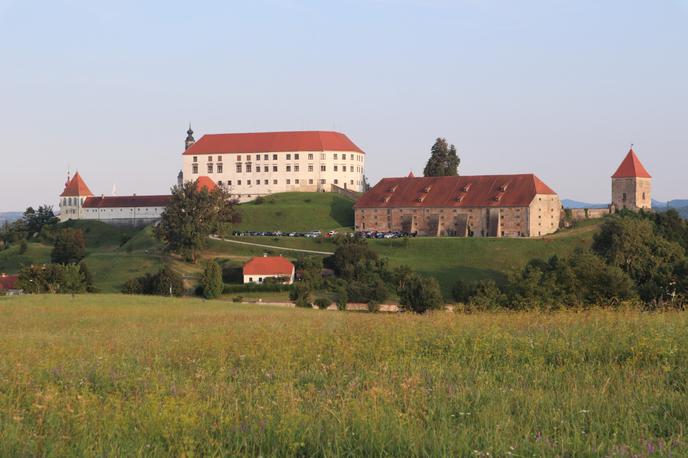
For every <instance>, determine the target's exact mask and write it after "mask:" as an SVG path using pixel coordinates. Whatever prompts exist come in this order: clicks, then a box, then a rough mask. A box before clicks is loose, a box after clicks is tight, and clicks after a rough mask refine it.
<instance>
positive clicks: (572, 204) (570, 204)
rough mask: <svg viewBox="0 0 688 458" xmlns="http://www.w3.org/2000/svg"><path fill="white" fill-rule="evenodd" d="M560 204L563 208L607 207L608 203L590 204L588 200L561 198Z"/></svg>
mask: <svg viewBox="0 0 688 458" xmlns="http://www.w3.org/2000/svg"><path fill="white" fill-rule="evenodd" d="M561 204H562V205H563V206H564V208H607V206H608V205H609V204H591V203H588V202H580V201H577V200H572V199H563V200H562V201H561Z"/></svg>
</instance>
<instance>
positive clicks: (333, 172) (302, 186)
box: [182, 151, 365, 202]
mask: <svg viewBox="0 0 688 458" xmlns="http://www.w3.org/2000/svg"><path fill="white" fill-rule="evenodd" d="M182 157H183V169H182V172H183V177H184V180H185V181H190V180H191V181H193V180H196V179H197V178H198V177H200V176H204V175H205V176H208V177H210V178H212V180H213V181H214V182H215V183H217V185H218V186H221V187H223V188H224V189H226V190H227V191H228V192H229V194H231V196H232V197H234V198H236V199H239V200H240V201H244V202H245V201H249V200H252V199H255V198H256V197H258V196H264V195H269V194H273V193H277V192H290V191H300V192H318V191H330V190H331V189H332V186H333V185H334V186H338V187H340V188H343V189H347V190H350V191H354V192H363V191H364V178H363V174H364V171H365V154H364V153H361V152H357V151H352V152H343V151H299V152H270V153H252V154H237V153H224V154H198V155H184V156H182Z"/></svg>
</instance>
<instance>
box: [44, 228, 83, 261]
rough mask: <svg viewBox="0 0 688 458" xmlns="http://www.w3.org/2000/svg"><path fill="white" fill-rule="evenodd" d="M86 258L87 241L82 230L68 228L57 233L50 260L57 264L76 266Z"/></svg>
mask: <svg viewBox="0 0 688 458" xmlns="http://www.w3.org/2000/svg"><path fill="white" fill-rule="evenodd" d="M84 257H86V239H85V238H84V232H83V231H82V230H81V229H72V228H66V229H62V230H60V231H59V232H58V233H57V236H56V237H55V245H54V247H53V251H52V253H51V254H50V258H51V259H52V261H53V262H54V263H57V264H76V263H79V262H81V260H82V259H84Z"/></svg>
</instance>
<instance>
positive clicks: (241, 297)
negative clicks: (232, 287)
mask: <svg viewBox="0 0 688 458" xmlns="http://www.w3.org/2000/svg"><path fill="white" fill-rule="evenodd" d="M243 301H244V296H234V297H233V298H232V302H243Z"/></svg>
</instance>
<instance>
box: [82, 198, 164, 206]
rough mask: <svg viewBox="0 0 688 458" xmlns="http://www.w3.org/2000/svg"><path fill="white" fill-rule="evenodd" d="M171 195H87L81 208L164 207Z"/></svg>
mask: <svg viewBox="0 0 688 458" xmlns="http://www.w3.org/2000/svg"><path fill="white" fill-rule="evenodd" d="M171 198H172V196H170V195H167V196H136V195H133V196H101V197H88V198H86V200H84V203H83V205H82V207H83V208H125V207H126V208H129V207H165V206H167V204H168V203H169V202H170V199H171Z"/></svg>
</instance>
